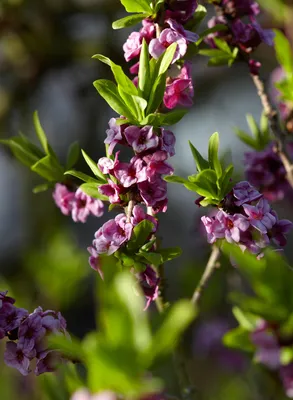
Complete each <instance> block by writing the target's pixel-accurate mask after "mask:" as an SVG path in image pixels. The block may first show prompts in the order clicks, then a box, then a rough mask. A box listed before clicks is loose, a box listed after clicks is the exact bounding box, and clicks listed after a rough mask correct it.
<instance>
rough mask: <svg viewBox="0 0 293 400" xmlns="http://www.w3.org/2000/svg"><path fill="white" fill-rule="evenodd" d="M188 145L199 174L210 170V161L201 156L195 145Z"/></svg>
mask: <svg viewBox="0 0 293 400" xmlns="http://www.w3.org/2000/svg"><path fill="white" fill-rule="evenodd" d="M188 143H189V147H190V149H191V152H192V155H193V159H194V161H195V165H196V168H197V170H198V172H201V171H204V170H205V169H209V167H210V165H209V163H208V161H207V160H205V159H204V158H203V157H202V156H201V154H200V153H199V151H198V150H197V149H196V148H195V147H194V146H193V144H192V143H191V142H190V141H188Z"/></svg>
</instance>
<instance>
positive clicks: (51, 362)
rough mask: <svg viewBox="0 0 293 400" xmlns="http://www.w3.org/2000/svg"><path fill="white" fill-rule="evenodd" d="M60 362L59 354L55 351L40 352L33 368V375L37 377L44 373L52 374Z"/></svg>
mask: <svg viewBox="0 0 293 400" xmlns="http://www.w3.org/2000/svg"><path fill="white" fill-rule="evenodd" d="M61 362H62V357H61V354H60V353H59V352H58V351H55V350H47V351H44V352H42V353H41V354H40V355H39V357H38V361H37V364H36V368H35V375H36V376H39V375H41V374H44V373H45V372H54V371H56V369H57V368H58V366H59V365H60V364H61Z"/></svg>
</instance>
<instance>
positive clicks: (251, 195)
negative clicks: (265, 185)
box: [201, 182, 293, 255]
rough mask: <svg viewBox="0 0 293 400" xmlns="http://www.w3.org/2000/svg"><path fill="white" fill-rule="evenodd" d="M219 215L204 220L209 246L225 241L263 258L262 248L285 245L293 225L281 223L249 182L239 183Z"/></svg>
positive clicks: (224, 203) (222, 205)
mask: <svg viewBox="0 0 293 400" xmlns="http://www.w3.org/2000/svg"><path fill="white" fill-rule="evenodd" d="M221 207H223V208H220V209H219V210H218V212H217V213H216V214H215V215H214V216H212V217H208V216H203V217H202V218H201V220H202V222H203V224H204V226H205V229H206V232H207V240H208V242H209V243H215V242H216V241H217V240H219V239H226V240H227V241H228V242H229V243H237V244H238V245H239V247H240V248H241V250H243V251H244V250H248V251H250V252H251V253H253V254H257V255H261V253H262V249H264V248H265V247H267V246H269V245H270V244H271V243H275V244H277V245H278V246H285V245H286V236H285V235H286V234H287V233H289V232H290V231H291V229H292V227H293V224H292V223H291V222H290V221H288V220H279V219H278V216H277V213H276V212H275V211H274V210H272V208H271V206H270V205H269V203H268V201H267V200H266V199H265V198H264V197H263V195H262V194H261V193H259V192H258V191H257V190H256V189H254V188H253V187H252V186H251V185H250V184H249V183H248V182H239V183H238V184H237V185H235V186H234V188H233V190H232V191H231V193H229V194H228V195H227V196H226V197H225V199H223V201H222V203H221Z"/></svg>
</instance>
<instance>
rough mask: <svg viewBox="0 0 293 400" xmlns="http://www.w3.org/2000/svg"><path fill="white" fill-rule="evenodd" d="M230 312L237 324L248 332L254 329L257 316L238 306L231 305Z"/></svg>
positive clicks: (257, 319)
mask: <svg viewBox="0 0 293 400" xmlns="http://www.w3.org/2000/svg"><path fill="white" fill-rule="evenodd" d="M232 312H233V315H234V317H235V318H236V319H237V321H238V323H239V325H240V326H241V327H242V328H243V329H245V330H247V331H250V332H251V331H254V330H255V329H256V327H257V322H258V321H259V318H258V317H257V316H255V315H253V314H250V313H248V312H244V311H242V310H241V309H240V308H238V307H233V309H232Z"/></svg>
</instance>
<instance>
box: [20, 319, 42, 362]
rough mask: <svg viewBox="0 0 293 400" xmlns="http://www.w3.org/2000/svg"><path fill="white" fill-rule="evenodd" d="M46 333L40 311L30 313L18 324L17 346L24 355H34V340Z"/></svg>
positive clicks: (31, 356)
mask: <svg viewBox="0 0 293 400" xmlns="http://www.w3.org/2000/svg"><path fill="white" fill-rule="evenodd" d="M45 334H46V329H45V328H44V327H43V325H42V317H41V315H40V313H37V312H34V313H32V314H30V315H29V316H28V317H27V318H25V320H24V321H23V322H22V323H21V324H20V327H19V330H18V339H19V340H18V348H19V349H21V350H22V351H23V353H24V354H25V356H26V357H28V358H30V359H31V358H33V357H34V356H35V355H36V351H35V350H34V348H35V344H36V341H37V340H39V339H40V337H43V336H44V335H45Z"/></svg>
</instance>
